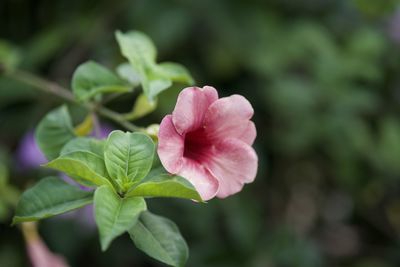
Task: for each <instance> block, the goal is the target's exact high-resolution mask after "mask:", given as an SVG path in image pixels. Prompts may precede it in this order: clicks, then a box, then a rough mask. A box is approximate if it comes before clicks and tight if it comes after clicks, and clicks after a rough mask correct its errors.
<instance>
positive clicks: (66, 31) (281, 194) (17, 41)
mask: <svg viewBox="0 0 400 267" xmlns="http://www.w3.org/2000/svg"><path fill="white" fill-rule="evenodd" d="M398 7H400V6H399V4H397V1H395V0H392V1H372V0H297V1H290V0H265V1H261V0H258V1H257V0H252V1H250V0H247V1H244V0H243V1H229V0H221V1H216V0H201V1H183V0H181V1H179V0H175V1H172V0H170V1H162V0H151V1H146V0H136V1H104V0H98V1H94V0H91V1H82V0H57V1H49V0H2V1H0V38H1V39H2V40H7V41H8V42H10V43H12V44H13V45H15V46H16V47H17V48H18V50H19V55H20V57H21V65H20V67H21V68H22V69H24V70H28V71H32V72H34V73H37V74H40V75H41V76H44V77H46V78H48V79H50V80H53V81H57V82H59V83H61V84H63V85H65V86H67V87H69V82H70V79H71V76H72V73H73V71H74V70H75V68H76V67H77V66H78V65H79V64H80V63H82V62H84V61H86V60H88V59H93V60H96V61H98V62H101V63H102V64H104V65H106V66H108V67H110V68H114V67H116V66H117V65H118V64H119V63H121V62H122V61H123V58H122V57H121V55H120V52H119V51H118V46H117V43H116V41H115V38H114V31H115V30H117V29H120V30H123V31H127V30H131V29H135V30H140V31H143V32H145V33H146V34H148V35H149V36H150V37H151V38H152V39H153V40H154V42H155V43H156V45H157V47H158V50H159V61H176V62H179V63H182V64H184V65H185V66H186V67H187V68H188V69H189V70H190V71H191V73H192V74H193V76H194V78H195V79H196V81H197V85H199V86H203V85H213V86H215V87H216V88H217V89H218V90H219V92H220V95H222V96H227V95H230V94H234V93H238V94H242V95H244V96H245V97H246V98H248V99H249V100H250V102H251V103H252V104H253V106H254V108H255V117H254V121H255V122H256V125H257V129H258V137H257V140H256V143H255V149H256V150H257V152H258V155H259V159H260V166H259V172H258V177H257V179H256V180H255V182H254V183H253V184H250V185H247V186H245V188H244V190H243V191H242V192H241V193H240V194H238V195H235V196H233V197H230V198H228V199H224V200H217V199H216V200H213V201H211V202H210V203H208V204H206V205H199V204H196V203H192V202H190V201H183V200H168V201H166V200H162V199H161V200H160V199H159V200H157V199H154V200H151V201H150V203H149V204H150V207H151V209H152V210H154V211H155V212H156V213H158V214H161V215H164V216H167V217H170V218H171V219H173V220H174V221H175V222H176V223H177V224H178V226H179V227H180V229H181V231H182V233H183V235H184V236H185V238H186V240H187V242H188V244H189V246H190V259H189V261H188V264H187V266H193V267H200V266H201V267H204V266H208V267H239V266H243V267H318V266H329V267H330V266H332V267H339V266H349V267H394V266H400V9H398ZM3 45H4V44H3ZM181 89H182V88H181V86H175V87H174V88H172V89H169V90H168V91H167V92H164V93H163V94H162V95H161V98H160V101H159V107H158V108H157V110H156V111H155V112H154V113H153V114H151V115H149V116H147V117H145V118H144V119H142V120H140V121H139V122H138V124H139V125H148V124H149V123H159V122H160V120H161V118H162V117H163V116H164V115H165V114H167V113H170V112H171V110H172V108H173V105H174V103H175V99H176V96H177V94H178V93H179V91H180V90H181ZM133 101H134V96H132V97H122V98H118V99H116V100H115V101H114V102H113V103H112V104H111V105H110V107H111V108H114V109H116V110H119V111H128V110H130V108H131V106H132V104H133ZM60 103H61V102H60V100H59V99H57V98H55V97H53V96H50V95H46V94H42V93H38V92H37V91H35V90H34V89H32V88H29V87H27V86H26V85H23V84H20V83H17V82H14V81H12V80H9V79H6V78H0V146H1V150H2V151H3V153H2V154H3V156H1V158H2V163H3V165H6V166H7V169H8V171H9V173H10V183H11V184H12V185H13V186H14V187H17V188H19V189H23V188H26V187H27V186H29V185H30V184H32V183H34V182H35V181H36V180H37V179H39V178H40V177H43V176H44V175H47V174H48V171H46V170H44V169H40V168H38V169H29V170H26V169H21V168H20V165H21V163H20V162H19V159H18V156H17V150H18V149H19V147H20V145H21V139H22V137H23V136H24V135H25V134H26V133H27V132H29V131H30V130H32V129H33V128H34V127H35V126H36V124H37V123H38V121H39V120H40V119H41V117H42V116H43V115H44V114H45V113H46V112H48V111H49V110H50V109H51V108H53V107H55V106H57V105H59V104H60ZM77 113H79V112H77ZM77 116H78V117H79V114H78V115H77ZM109 125H111V126H112V127H115V128H117V127H118V126H116V125H112V124H111V123H109ZM1 171H2V170H0V174H1ZM3 172H4V171H3ZM0 176H1V175H0ZM2 194H4V190H3V193H2ZM0 197H1V195H0ZM0 208H1V209H0V210H1V214H2V216H1V218H2V223H1V224H0V266H2V267H3V266H4V267H20V266H29V263H28V260H27V258H26V255H25V247H24V243H23V238H22V235H21V233H20V231H18V229H17V227H10V218H11V216H12V210H9V209H8V210H7V208H5V204H4V203H3V204H2V206H1V207H0ZM40 232H41V235H42V237H43V239H44V240H45V241H46V242H47V244H48V245H49V247H50V248H51V250H53V251H55V252H57V253H60V254H62V255H64V256H65V257H66V258H67V260H68V262H69V263H70V264H71V266H73V267H75V266H76V267H79V266H94V267H97V266H99V267H103V266H104V267H106V266H107V267H108V266H114V267H125V266H126V267H128V266H130V267H133V266H138V267H140V266H143V267H147V266H162V265H161V264H160V263H157V262H155V261H153V260H151V259H149V258H148V257H147V256H145V255H144V254H142V253H140V252H139V251H138V250H136V249H135V248H134V246H133V245H132V244H131V242H130V240H129V238H128V237H127V236H124V237H121V238H119V239H117V240H116V241H115V242H114V243H113V244H112V246H111V248H110V249H109V251H107V252H106V253H101V252H100V246H99V242H98V236H97V232H96V229H95V228H94V227H93V226H92V225H91V224H90V223H82V221H81V220H77V219H74V217H66V218H65V217H63V218H55V219H49V220H45V221H43V222H42V223H41V224H40Z"/></svg>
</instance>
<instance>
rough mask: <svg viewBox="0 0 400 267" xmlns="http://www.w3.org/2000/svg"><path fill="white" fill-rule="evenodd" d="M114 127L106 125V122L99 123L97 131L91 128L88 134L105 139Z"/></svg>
mask: <svg viewBox="0 0 400 267" xmlns="http://www.w3.org/2000/svg"><path fill="white" fill-rule="evenodd" d="M113 130H114V129H113V128H112V127H111V126H110V125H108V124H101V126H100V129H99V132H98V133H96V130H93V131H92V133H91V134H90V136H92V137H94V138H97V139H106V138H107V137H108V135H109V134H110V133H111V132H112V131H113Z"/></svg>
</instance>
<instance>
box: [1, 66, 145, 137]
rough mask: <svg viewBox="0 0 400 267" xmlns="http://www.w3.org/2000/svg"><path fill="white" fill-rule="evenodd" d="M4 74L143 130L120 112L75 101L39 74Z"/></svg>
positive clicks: (66, 92)
mask: <svg viewBox="0 0 400 267" xmlns="http://www.w3.org/2000/svg"><path fill="white" fill-rule="evenodd" d="M5 75H7V76H8V77H9V78H12V79H13V80H16V81H19V82H22V83H25V84H27V85H30V86H32V87H33V88H35V89H38V90H41V91H43V92H46V93H49V94H53V95H56V96H58V97H60V98H62V99H64V100H66V101H68V102H72V103H75V104H79V105H81V106H82V107H84V108H86V109H87V110H88V111H90V112H97V113H98V114H100V115H102V116H103V117H105V118H108V119H110V120H112V121H114V122H116V123H118V124H120V125H121V126H123V127H125V128H126V129H127V130H130V131H141V130H143V129H142V128H141V127H138V126H136V125H134V124H132V123H130V122H128V121H127V120H125V119H124V117H123V116H122V115H121V114H119V113H117V112H114V111H112V110H110V109H108V108H106V107H104V106H101V105H95V104H93V103H81V102H78V101H76V99H75V98H74V95H73V94H72V93H71V91H69V90H68V89H66V88H64V87H62V86H60V85H59V84H57V83H54V82H51V81H48V80H45V79H43V78H41V77H39V76H36V75H34V74H32V73H29V72H25V71H22V70H13V71H6V72H5Z"/></svg>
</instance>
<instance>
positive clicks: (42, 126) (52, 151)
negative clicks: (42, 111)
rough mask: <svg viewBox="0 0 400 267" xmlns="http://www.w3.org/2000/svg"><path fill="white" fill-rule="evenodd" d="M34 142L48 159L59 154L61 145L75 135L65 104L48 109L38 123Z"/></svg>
mask: <svg viewBox="0 0 400 267" xmlns="http://www.w3.org/2000/svg"><path fill="white" fill-rule="evenodd" d="M35 136H36V142H37V144H38V146H39V148H40V149H41V150H42V152H43V153H44V155H45V156H46V158H47V159H48V160H52V159H54V158H56V157H58V155H59V154H60V151H61V149H62V147H63V146H64V145H65V144H66V143H67V142H68V141H70V140H71V139H73V138H74V137H75V134H74V128H73V126H72V122H71V118H70V116H69V113H68V110H67V107H66V106H61V107H59V108H56V109H54V110H52V111H50V112H49V113H48V114H47V115H46V116H45V117H44V118H43V119H42V120H41V121H40V123H39V125H38V126H37V128H36V132H35Z"/></svg>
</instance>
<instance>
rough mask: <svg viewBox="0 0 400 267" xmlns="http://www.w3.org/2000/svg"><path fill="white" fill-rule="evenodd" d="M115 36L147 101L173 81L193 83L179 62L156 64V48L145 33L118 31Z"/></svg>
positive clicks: (151, 99) (150, 100) (152, 99)
mask: <svg viewBox="0 0 400 267" xmlns="http://www.w3.org/2000/svg"><path fill="white" fill-rule="evenodd" d="M116 38H117V41H118V44H119V46H120V49H121V52H122V55H123V56H124V57H125V58H126V59H128V61H129V63H130V64H131V67H132V70H131V72H133V71H134V72H136V73H138V75H139V77H140V82H141V85H142V87H143V92H144V94H145V95H146V97H147V98H148V100H149V102H152V101H154V100H155V98H156V97H157V95H158V94H159V93H161V92H162V91H164V90H165V89H167V88H168V87H170V86H171V85H172V83H173V82H180V83H186V84H189V85H191V84H193V83H194V80H193V78H192V77H191V75H190V74H189V72H188V71H187V70H186V68H185V67H183V66H182V65H180V64H177V63H172V62H164V63H160V64H158V63H157V62H156V59H157V49H156V47H155V45H154V43H153V42H152V41H151V39H150V38H149V37H147V36H146V35H145V34H143V33H141V32H138V31H130V32H127V33H122V32H120V31H118V32H117V33H116Z"/></svg>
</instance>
